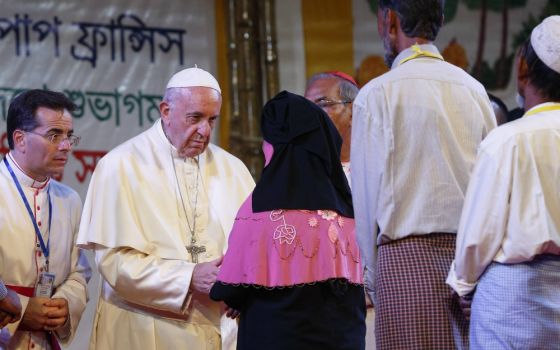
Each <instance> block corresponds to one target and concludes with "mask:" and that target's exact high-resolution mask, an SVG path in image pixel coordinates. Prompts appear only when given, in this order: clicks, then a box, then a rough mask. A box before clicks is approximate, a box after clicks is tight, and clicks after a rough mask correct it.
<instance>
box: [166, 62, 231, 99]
mask: <svg viewBox="0 0 560 350" xmlns="http://www.w3.org/2000/svg"><path fill="white" fill-rule="evenodd" d="M185 87H208V88H211V89H214V90H216V91H218V92H219V93H220V94H221V93H222V90H221V89H220V85H219V84H218V81H217V80H216V78H214V76H213V75H212V74H210V73H208V72H207V71H205V70H204V69H200V68H198V67H196V66H195V67H193V68H187V69H183V70H182V71H179V72H177V73H175V74H174V75H173V76H172V77H171V79H169V82H168V83H167V86H166V89H169V88H185Z"/></svg>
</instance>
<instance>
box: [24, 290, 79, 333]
mask: <svg viewBox="0 0 560 350" xmlns="http://www.w3.org/2000/svg"><path fill="white" fill-rule="evenodd" d="M67 318H68V302H67V301H66V299H61V298H57V299H50V298H43V297H34V298H30V299H29V303H28V304H27V308H26V309H25V313H24V314H23V319H22V321H21V323H22V324H23V325H24V326H25V328H27V329H29V330H33V331H44V330H55V329H57V328H59V327H61V326H62V325H63V324H64V323H65V322H66V319H67Z"/></svg>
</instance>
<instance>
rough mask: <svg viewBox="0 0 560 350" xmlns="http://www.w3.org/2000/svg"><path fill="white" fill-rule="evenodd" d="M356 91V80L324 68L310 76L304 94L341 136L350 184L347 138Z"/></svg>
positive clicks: (342, 158)
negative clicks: (320, 110)
mask: <svg viewBox="0 0 560 350" xmlns="http://www.w3.org/2000/svg"><path fill="white" fill-rule="evenodd" d="M357 94H358V85H357V84H356V81H354V79H353V78H352V77H351V76H349V75H348V74H345V73H342V72H336V71H335V72H323V73H317V74H314V75H312V76H311V78H309V80H308V81H307V87H306V88H305V95H304V96H305V98H307V99H308V100H310V101H313V102H314V103H315V104H316V105H318V106H319V107H321V108H322V109H323V110H324V111H325V112H326V113H327V114H328V115H329V117H330V118H331V120H332V121H333V123H334V126H336V129H337V130H338V133H339V134H340V136H341V137H342V149H341V150H340V162H341V163H342V169H343V170H344V174H346V178H347V179H348V183H349V184H350V138H351V135H352V103H353V102H354V99H355V98H356V95H357Z"/></svg>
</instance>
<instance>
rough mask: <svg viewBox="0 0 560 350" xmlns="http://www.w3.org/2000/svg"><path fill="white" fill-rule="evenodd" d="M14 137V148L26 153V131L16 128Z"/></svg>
mask: <svg viewBox="0 0 560 350" xmlns="http://www.w3.org/2000/svg"><path fill="white" fill-rule="evenodd" d="M12 138H13V140H14V149H16V150H18V151H19V152H22V153H25V143H26V140H25V132H23V131H22V130H19V129H16V130H14V133H13V134H12Z"/></svg>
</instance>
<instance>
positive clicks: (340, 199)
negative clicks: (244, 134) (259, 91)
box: [253, 91, 354, 218]
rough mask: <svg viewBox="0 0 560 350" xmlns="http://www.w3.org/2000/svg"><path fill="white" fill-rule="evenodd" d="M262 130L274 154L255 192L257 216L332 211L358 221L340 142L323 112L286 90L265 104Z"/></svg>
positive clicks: (254, 203)
mask: <svg viewBox="0 0 560 350" xmlns="http://www.w3.org/2000/svg"><path fill="white" fill-rule="evenodd" d="M261 129H262V134H263V138H264V139H265V140H266V141H267V142H268V143H270V144H271V145H272V146H273V147H274V154H273V156H272V159H271V160H270V163H269V164H268V165H267V166H266V167H265V168H264V169H263V172H262V176H261V178H260V180H259V182H258V183H257V185H256V187H255V190H254V191H253V211H254V212H262V211H269V210H275V209H309V210H319V209H329V210H334V211H336V212H337V213H339V214H341V215H343V216H346V217H351V218H353V217H354V210H353V208H352V196H351V194H350V187H349V186H348V181H347V180H346V176H345V175H344V171H343V170H342V165H341V164H340V148H341V146H342V139H341V137H340V135H339V133H338V131H337V130H336V128H335V126H334V124H333V123H332V121H331V120H330V118H329V116H328V115H327V114H326V113H325V112H324V111H323V110H322V109H321V108H319V107H318V106H316V105H315V104H314V103H313V102H311V101H308V100H307V99H305V98H304V97H302V96H298V95H295V94H292V93H290V92H287V91H282V92H281V93H279V94H278V95H276V96H275V97H274V98H273V99H272V100H270V101H268V102H267V103H266V105H265V106H264V109H263V112H262V120H261Z"/></svg>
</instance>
